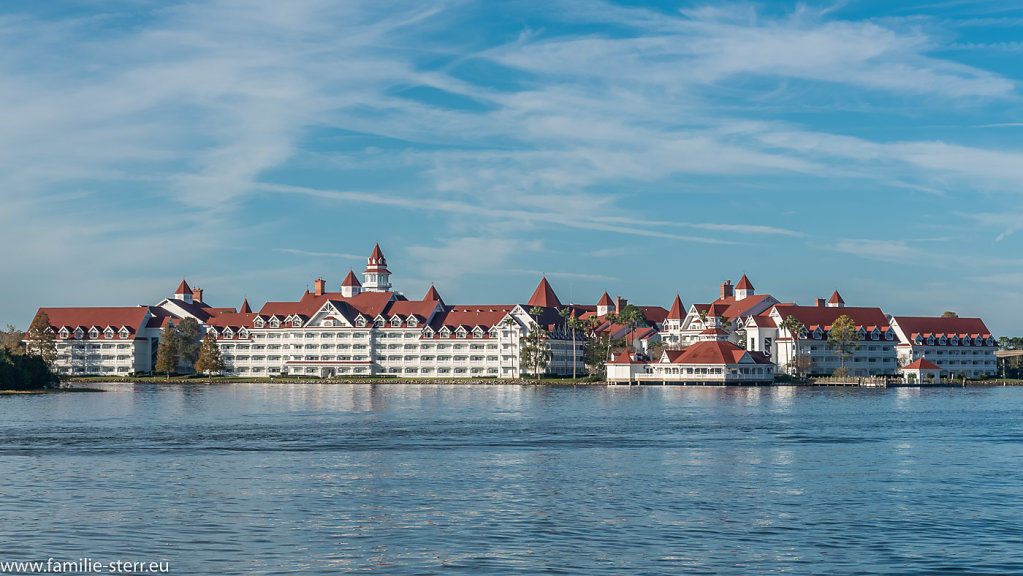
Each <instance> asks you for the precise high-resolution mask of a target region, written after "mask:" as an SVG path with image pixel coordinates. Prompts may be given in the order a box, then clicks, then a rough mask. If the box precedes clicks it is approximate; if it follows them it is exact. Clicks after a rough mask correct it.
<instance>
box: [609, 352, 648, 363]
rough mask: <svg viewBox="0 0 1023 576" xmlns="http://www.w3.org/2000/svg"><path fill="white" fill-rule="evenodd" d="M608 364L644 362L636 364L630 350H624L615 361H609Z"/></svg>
mask: <svg viewBox="0 0 1023 576" xmlns="http://www.w3.org/2000/svg"><path fill="white" fill-rule="evenodd" d="M607 363H608V364H642V362H636V361H634V360H633V359H632V356H630V355H629V350H628V349H625V350H622V351H621V353H620V354H618V356H617V357H615V359H614V360H608V362H607Z"/></svg>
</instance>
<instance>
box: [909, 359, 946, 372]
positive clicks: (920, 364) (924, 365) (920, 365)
mask: <svg viewBox="0 0 1023 576" xmlns="http://www.w3.org/2000/svg"><path fill="white" fill-rule="evenodd" d="M902 369H903V370H941V366H938V365H937V364H935V363H933V362H928V361H927V360H924V359H923V358H921V359H919V360H917V361H916V362H913V363H912V364H907V365H906V366H903V367H902Z"/></svg>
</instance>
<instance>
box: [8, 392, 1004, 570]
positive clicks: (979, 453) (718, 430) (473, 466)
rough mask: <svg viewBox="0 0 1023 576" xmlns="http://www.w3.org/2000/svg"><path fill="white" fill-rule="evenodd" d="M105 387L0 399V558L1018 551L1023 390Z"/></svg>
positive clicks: (992, 558) (748, 558)
mask: <svg viewBox="0 0 1023 576" xmlns="http://www.w3.org/2000/svg"><path fill="white" fill-rule="evenodd" d="M106 388H107V389H108V390H109V391H108V392H106V393H103V394H65V395H50V396H12V397H0V414H3V419H2V421H0V427H2V429H0V434H2V435H0V525H2V526H3V527H4V532H3V539H2V542H3V543H4V544H5V546H4V547H3V551H2V555H3V557H0V560H3V561H7V560H17V559H43V560H45V559H47V558H49V557H54V558H58V559H77V558H80V557H82V556H90V557H92V558H94V559H100V558H111V557H116V558H123V557H128V558H137V559H153V560H168V561H169V562H170V563H171V567H172V572H174V573H182V574H186V573H197V574H198V573H226V574H243V573H244V574H252V573H257V574H279V573H284V572H294V571H304V572H309V573H320V574H333V573H337V572H339V571H342V572H352V573H386V574H392V573H393V574H407V573H416V574H430V573H440V572H448V571H458V570H460V571H462V572H466V573H472V574H502V573H509V574H510V573H516V574H534V573H537V572H545V571H550V572H556V573H562V574H601V573H606V574H621V573H630V574H631V573H645V574H678V573H682V572H685V573H706V574H766V573H778V572H789V573H834V574H862V573H889V574H929V573H935V574H937V573H941V574H959V573H971V574H1008V573H1020V572H1023V560H1020V556H1019V554H1018V551H1019V550H1020V546H1021V544H1023V521H1021V518H1023V489H1021V486H1023V482H1021V480H1023V478H1021V475H1023V473H1021V467H1020V462H1021V461H1023V427H1021V425H1020V417H1019V414H1020V409H1021V408H1023V388H992V389H936V390H926V389H923V390H921V389H902V388H900V389H893V390H872V389H868V390H860V389H836V390H831V389H808V388H698V387H697V388H694V387H640V388H631V389H630V388H623V387H615V388H604V387H579V388H567V387H566V388H562V387H534V386H478V387H472V386H403V385H353V386H346V385H318V384H309V385H231V386H219V385H218V386H150V385H140V386H134V385H123V384H111V385H108V386H106Z"/></svg>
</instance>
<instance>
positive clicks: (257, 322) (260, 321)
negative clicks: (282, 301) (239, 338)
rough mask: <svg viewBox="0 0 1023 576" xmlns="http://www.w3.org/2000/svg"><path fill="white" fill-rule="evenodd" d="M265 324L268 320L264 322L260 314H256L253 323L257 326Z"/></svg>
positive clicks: (260, 326)
mask: <svg viewBox="0 0 1023 576" xmlns="http://www.w3.org/2000/svg"><path fill="white" fill-rule="evenodd" d="M265 324H266V322H264V321H263V319H262V318H260V317H259V316H256V319H255V320H253V321H252V325H253V326H255V327H256V328H262V327H263V326H264V325H265Z"/></svg>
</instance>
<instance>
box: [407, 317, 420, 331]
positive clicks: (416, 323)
mask: <svg viewBox="0 0 1023 576" xmlns="http://www.w3.org/2000/svg"><path fill="white" fill-rule="evenodd" d="M408 326H409V328H415V327H416V326H419V320H416V317H415V316H409V318H408Z"/></svg>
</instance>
